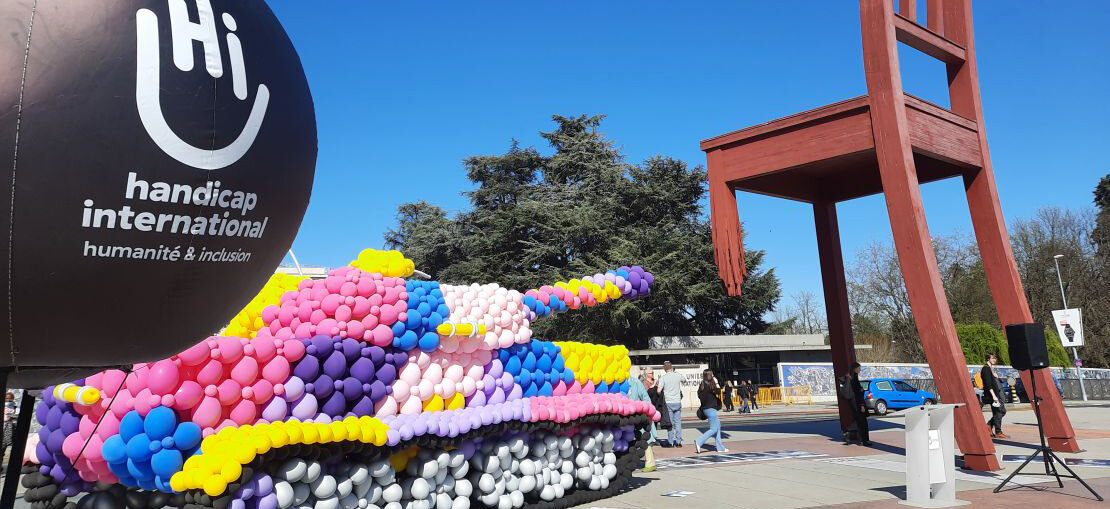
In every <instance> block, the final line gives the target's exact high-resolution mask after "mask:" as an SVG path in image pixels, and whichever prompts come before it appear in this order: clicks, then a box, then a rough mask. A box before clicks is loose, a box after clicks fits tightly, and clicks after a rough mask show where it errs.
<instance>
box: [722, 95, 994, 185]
mask: <svg viewBox="0 0 1110 509" xmlns="http://www.w3.org/2000/svg"><path fill="white" fill-rule="evenodd" d="M905 104H906V120H907V122H908V123H909V132H910V144H911V146H912V148H913V155H914V164H915V166H916V168H917V176H918V180H919V181H920V182H932V181H934V180H940V179H944V178H949V177H955V176H959V175H962V174H964V173H965V172H968V171H975V170H977V169H978V168H979V167H980V166H981V164H982V163H981V161H982V158H981V153H980V148H979V137H978V132H977V126H976V124H975V122H974V121H971V120H968V119H966V118H964V117H961V116H959V115H956V114H954V113H952V112H950V111H948V110H946V109H944V108H941V107H940V106H937V105H935V104H932V103H929V102H927V101H924V100H922V99H919V98H917V97H914V96H912V95H909V94H906V95H905ZM701 149H702V150H703V151H705V152H706V153H707V157H708V158H709V160H710V168H711V170H710V171H711V172H712V173H711V175H710V180H711V181H714V182H720V181H722V180H723V181H725V182H728V184H729V185H730V187H732V188H733V189H734V190H741V191H749V192H753V193H760V194H766V195H771V196H777V197H780V198H787V199H791V200H798V201H803V202H809V203H814V202H818V201H833V202H838V201H844V200H850V199H853V198H859V197H861V196H867V195H871V194H876V193H880V192H882V182H881V180H880V177H879V167H878V163H877V161H876V158H875V142H874V136H873V134H872V129H871V115H870V105H869V102H868V97H867V96H860V97H856V98H853V99H848V100H846V101H841V102H838V103H834V104H830V105H828V106H823V107H820V108H817V109H813V110H809V111H806V112H803V113H798V114H795V115H791V116H788V117H783V118H780V119H778V120H773V121H771V122H767V123H764V124H759V125H756V126H752V127H748V128H746V129H741V130H739V131H733V132H731V133H728V134H723V135H720V136H716V137H713V138H709V139H707V140H705V141H702V143H701Z"/></svg>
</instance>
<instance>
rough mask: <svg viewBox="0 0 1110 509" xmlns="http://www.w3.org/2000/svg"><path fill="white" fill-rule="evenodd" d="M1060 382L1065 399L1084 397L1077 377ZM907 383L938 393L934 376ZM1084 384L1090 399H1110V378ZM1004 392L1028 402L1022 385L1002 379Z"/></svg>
mask: <svg viewBox="0 0 1110 509" xmlns="http://www.w3.org/2000/svg"><path fill="white" fill-rule="evenodd" d="M1056 381H1057V382H1059V384H1060V388H1059V389H1058V390H1059V391H1060V392H1061V393H1062V394H1063V396H1064V399H1065V400H1081V399H1083V392H1082V391H1081V390H1080V388H1079V380H1078V379H1075V378H1061V379H1057V380H1056ZM906 382H907V383H909V384H910V385H912V386H914V387H915V388H917V389H921V390H925V391H929V392H932V393H933V394H938V392H937V384H936V383H934V381H933V379H932V378H914V379H907V380H906ZM1083 385H1084V386H1085V387H1086V388H1087V399H1090V400H1110V379H1105V378H1094V379H1090V378H1088V379H1084V380H1083ZM1044 390H1045V388H1043V387H1038V388H1037V392H1038V393H1042V392H1043V391H1044ZM1002 392H1003V393H1005V397H1006V402H1007V403H1014V402H1019V401H1020V402H1022V403H1028V402H1029V396H1028V395H1027V394H1026V393H1025V390H1024V387H1023V386H1022V385H1018V384H1014V385H1010V384H1009V381H1008V380H1005V379H1003V380H1002Z"/></svg>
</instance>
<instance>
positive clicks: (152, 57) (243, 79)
mask: <svg viewBox="0 0 1110 509" xmlns="http://www.w3.org/2000/svg"><path fill="white" fill-rule="evenodd" d="M168 1H169V10H170V31H171V34H172V37H173V63H174V64H175V65H176V66H177V68H178V69H180V70H182V71H191V70H193V42H194V41H196V42H200V43H201V45H202V46H203V47H204V63H205V68H206V69H207V70H208V74H210V75H211V76H212V77H213V78H219V77H220V76H223V73H224V70H223V63H222V59H221V56H220V41H219V37H218V36H217V34H216V18H215V14H214V13H213V11H212V4H211V3H210V1H209V0H196V4H197V13H198V17H199V19H200V22H199V23H193V22H191V21H189V14H188V11H187V10H186V7H185V0H168ZM222 19H223V22H224V26H225V27H227V30H228V33H227V48H228V52H229V53H230V55H229V59H230V61H231V79H232V90H233V91H234V93H235V97H237V98H239V100H245V99H246V98H247V75H246V70H245V69H244V68H243V47H242V44H240V42H239V37H237V36H236V35H235V33H234V32H235V29H236V24H235V19H234V18H232V17H231V15H230V14H227V13H224V15H223V16H222ZM135 35H136V39H137V41H136V43H137V44H136V60H137V69H136V70H135V105H136V106H137V107H138V110H139V119H140V120H141V121H142V123H143V127H145V128H146V132H147V134H149V135H150V138H151V139H152V140H154V143H156V144H157V145H158V147H159V148H161V149H162V150H163V151H164V152H165V153H166V154H169V156H170V157H172V158H174V159H176V160H178V161H181V162H182V163H185V164H187V165H189V166H192V167H194V168H200V169H202V170H218V169H220V168H224V167H226V166H228V165H230V164H233V163H234V162H235V161H238V160H239V158H241V157H243V155H244V154H246V153H247V151H248V150H250V148H251V145H252V144H254V139H255V137H256V136H258V130H259V128H261V127H262V120H263V118H264V117H265V116H266V106H267V105H268V104H269V101H270V90H269V89H268V88H266V85H262V84H260V85H258V92H257V93H256V94H255V97H254V105H253V106H252V107H251V113H250V116H249V117H248V118H247V123H246V125H245V126H243V131H242V132H241V133H239V136H238V137H237V138H236V139H235V141H233V142H231V144H229V145H228V146H226V147H224V148H220V149H214V150H208V149H202V148H197V147H194V146H193V145H190V144H189V143H187V142H186V141H184V140H182V139H181V138H179V137H178V136H177V134H175V133H174V132H173V130H172V129H170V126H169V124H168V123H166V118H165V116H164V115H163V114H162V103H161V97H160V94H159V91H160V90H161V86H160V73H161V67H160V58H159V47H158V46H159V45H158V15H156V14H154V12H153V11H151V10H149V9H139V11H138V12H136V13H135Z"/></svg>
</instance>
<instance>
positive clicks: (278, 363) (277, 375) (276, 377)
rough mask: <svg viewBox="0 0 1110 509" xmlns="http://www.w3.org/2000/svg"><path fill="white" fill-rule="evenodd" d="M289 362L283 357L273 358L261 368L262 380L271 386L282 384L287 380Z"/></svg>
mask: <svg viewBox="0 0 1110 509" xmlns="http://www.w3.org/2000/svg"><path fill="white" fill-rule="evenodd" d="M289 371H290V366H289V361H288V360H286V359H285V357H274V358H273V360H271V361H270V362H267V363H266V365H265V366H263V367H262V378H263V379H265V380H267V381H269V382H270V383H272V384H279V383H284V382H285V380H286V379H287V378H289Z"/></svg>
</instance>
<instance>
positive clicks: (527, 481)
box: [519, 475, 536, 493]
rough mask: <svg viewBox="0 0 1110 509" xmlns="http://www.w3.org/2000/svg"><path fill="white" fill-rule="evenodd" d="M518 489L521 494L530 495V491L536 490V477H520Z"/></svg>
mask: <svg viewBox="0 0 1110 509" xmlns="http://www.w3.org/2000/svg"><path fill="white" fill-rule="evenodd" d="M519 489H520V491H521V492H523V493H531V492H532V490H534V489H536V476H535V475H526V476H524V477H521V478H520V486H519Z"/></svg>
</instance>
